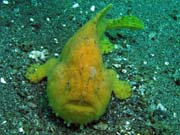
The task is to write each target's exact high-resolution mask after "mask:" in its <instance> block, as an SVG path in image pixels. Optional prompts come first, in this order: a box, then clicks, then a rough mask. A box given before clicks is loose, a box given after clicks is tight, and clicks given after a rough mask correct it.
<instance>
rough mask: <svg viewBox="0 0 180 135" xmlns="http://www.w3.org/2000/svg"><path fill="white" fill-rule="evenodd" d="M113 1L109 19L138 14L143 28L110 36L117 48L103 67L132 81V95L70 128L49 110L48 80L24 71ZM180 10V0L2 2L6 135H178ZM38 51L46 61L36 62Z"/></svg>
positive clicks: (1, 119) (1, 120) (2, 132)
mask: <svg viewBox="0 0 180 135" xmlns="http://www.w3.org/2000/svg"><path fill="white" fill-rule="evenodd" d="M109 3H113V5H114V6H113V9H112V10H111V11H110V12H109V13H108V15H107V17H109V18H113V17H118V16H121V15H127V14H133V15H136V16H138V17H139V18H141V19H142V20H143V21H144V24H145V29H144V30H140V31H130V30H125V29H123V30H115V31H108V32H106V35H107V36H108V37H109V38H110V40H111V41H112V42H113V43H114V44H116V50H115V51H114V52H112V53H110V54H108V55H105V56H104V62H105V64H106V65H107V67H109V68H113V69H115V70H116V71H117V72H118V73H119V76H120V78H121V79H123V80H128V81H129V82H130V83H131V85H132V89H133V95H132V96H131V97H130V98H129V99H127V100H124V101H121V100H118V99H116V98H114V95H113V96H112V98H111V102H110V104H109V106H108V108H107V110H106V113H105V114H104V115H103V116H102V117H101V118H100V120H98V121H96V122H92V123H90V124H88V125H86V126H84V127H83V128H82V127H81V128H79V127H78V126H76V125H67V124H66V123H64V121H63V120H62V119H60V118H57V117H55V115H54V114H53V113H52V110H51V108H50V107H49V106H48V101H47V96H46V92H45V89H46V80H43V81H42V82H40V83H38V84H31V83H29V82H28V81H27V80H26V79H25V78H24V74H25V71H26V68H27V67H28V66H29V65H30V64H32V63H43V62H45V60H47V59H48V58H50V57H52V56H56V55H57V54H58V53H60V52H61V50H62V48H63V46H64V44H65V43H66V41H67V40H68V39H69V38H70V37H71V36H72V35H73V34H74V33H75V32H76V31H77V30H78V29H79V28H80V27H81V26H82V25H83V24H85V22H86V21H87V20H89V19H90V18H91V17H93V16H94V15H95V14H96V12H97V11H99V10H100V9H102V8H103V7H105V6H106V5H107V4H109ZM93 5H94V6H95V11H93V10H90V8H91V7H92V6H93ZM179 5H180V1H179V0H104V1H98V0H92V1H88V0H84V1H83V0H76V1H73V0H72V1H71V0H53V1H51V0H0V135H20V134H24V135H180V130H179V129H180V8H179ZM73 6H75V7H74V8H73ZM76 6H77V7H76ZM32 51H38V52H40V54H42V55H41V56H42V57H36V59H33V58H32V57H30V56H31V55H30V54H32ZM178 130H179V131H178Z"/></svg>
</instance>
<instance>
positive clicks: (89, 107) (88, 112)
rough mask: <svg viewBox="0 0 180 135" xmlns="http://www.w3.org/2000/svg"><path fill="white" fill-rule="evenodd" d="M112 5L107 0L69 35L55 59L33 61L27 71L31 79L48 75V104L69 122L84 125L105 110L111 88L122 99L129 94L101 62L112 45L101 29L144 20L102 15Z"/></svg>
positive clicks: (139, 25)
mask: <svg viewBox="0 0 180 135" xmlns="http://www.w3.org/2000/svg"><path fill="white" fill-rule="evenodd" d="M111 7H112V5H111V4H110V5H108V6H107V7H106V8H104V9H102V10H101V11H100V12H99V13H98V14H97V15H96V16H95V17H94V18H93V19H92V20H90V21H89V22H87V23H86V24H85V25H84V26H83V27H82V28H81V29H80V30H79V31H78V32H77V33H76V34H75V35H74V36H73V37H72V38H70V39H69V41H68V42H67V43H66V45H65V47H64V49H63V51H62V53H61V55H60V57H59V58H58V59H55V58H52V59H50V60H48V61H47V62H46V63H45V64H43V65H38V64H34V65H32V66H30V67H29V68H28V70H27V72H26V75H25V76H26V78H27V79H29V80H30V81H31V82H38V81H40V80H42V79H43V78H44V77H47V80H48V84H47V95H48V99H49V105H50V106H51V107H52V110H53V112H54V113H55V114H56V116H59V117H61V118H63V119H64V120H65V121H67V122H69V123H76V124H80V125H84V124H87V123H89V122H91V121H93V120H98V119H99V118H100V116H101V115H102V114H103V113H104V112H105V109H106V107H107V105H108V103H109V100H110V97H111V93H112V91H114V93H115V96H116V97H117V98H121V99H125V98H128V97H129V96H130V95H131V88H130V85H129V84H128V83H127V82H125V81H120V80H118V79H117V77H116V76H117V75H116V73H115V71H113V70H111V69H106V68H105V66H104V65H103V61H102V54H103V53H108V52H110V51H112V49H113V46H112V43H110V41H109V40H108V39H107V38H106V37H105V35H104V31H105V30H107V29H116V28H130V29H131V28H132V29H142V28H143V23H142V22H141V21H140V20H139V19H138V18H136V17H134V16H125V17H122V18H117V19H105V18H104V15H105V13H106V12H107V11H108V10H109V9H110V8H111ZM107 46H108V47H107Z"/></svg>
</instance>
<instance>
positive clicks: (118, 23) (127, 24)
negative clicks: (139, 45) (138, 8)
mask: <svg viewBox="0 0 180 135" xmlns="http://www.w3.org/2000/svg"><path fill="white" fill-rule="evenodd" d="M106 24H107V26H106V28H107V29H119V28H128V29H134V30H138V29H144V23H143V21H142V20H140V19H139V18H137V17H135V16H132V15H130V16H123V17H120V18H116V19H108V20H107V23H106Z"/></svg>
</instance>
